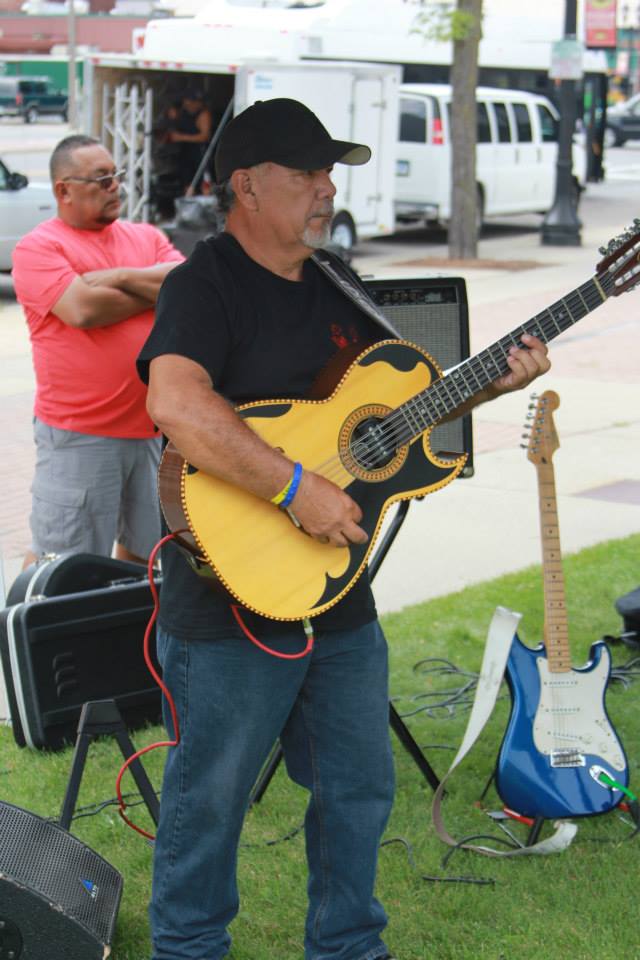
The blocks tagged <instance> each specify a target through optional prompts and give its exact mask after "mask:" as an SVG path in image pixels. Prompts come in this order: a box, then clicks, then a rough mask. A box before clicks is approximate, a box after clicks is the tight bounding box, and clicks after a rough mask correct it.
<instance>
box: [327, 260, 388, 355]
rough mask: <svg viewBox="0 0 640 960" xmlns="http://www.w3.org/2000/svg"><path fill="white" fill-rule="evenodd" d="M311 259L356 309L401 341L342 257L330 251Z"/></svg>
mask: <svg viewBox="0 0 640 960" xmlns="http://www.w3.org/2000/svg"><path fill="white" fill-rule="evenodd" d="M311 259H312V260H313V262H314V263H315V265H316V266H317V267H319V269H320V270H322V272H323V273H324V275H325V276H326V277H327V278H328V279H329V280H330V281H331V283H332V284H333V285H334V286H335V287H337V288H338V290H340V291H341V292H342V293H343V294H344V295H345V296H346V297H348V298H349V300H351V302H352V303H355V305H356V307H358V308H359V309H360V310H362V311H363V312H364V313H366V314H367V315H368V316H369V317H371V318H372V319H373V320H375V322H376V323H377V324H378V326H381V327H382V328H383V330H384V331H385V332H386V333H388V334H390V335H391V336H392V337H393V338H394V340H401V339H402V336H401V335H400V333H398V331H397V330H396V328H395V327H394V326H393V324H392V323H391V321H390V320H388V319H387V317H385V315H384V313H383V312H382V310H380V309H379V308H378V306H377V305H376V304H375V303H374V302H373V300H372V298H371V297H370V296H369V294H368V293H367V291H366V290H365V288H364V286H363V285H362V284H361V283H360V282H359V281H358V278H357V276H356V275H355V274H354V273H353V271H352V270H351V269H350V268H349V267H347V265H346V264H345V263H344V261H343V260H341V259H340V257H337V256H336V255H335V254H332V253H329V251H328V250H316V252H315V253H314V254H312V256H311Z"/></svg>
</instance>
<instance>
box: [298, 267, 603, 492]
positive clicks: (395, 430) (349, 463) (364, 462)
mask: <svg viewBox="0 0 640 960" xmlns="http://www.w3.org/2000/svg"><path fill="white" fill-rule="evenodd" d="M583 290H584V294H585V295H582V291H583ZM601 302H602V298H601V296H600V294H599V292H598V291H597V288H596V285H595V283H594V281H593V280H590V281H588V282H587V283H586V284H583V285H582V287H578V288H577V290H576V291H573V292H572V293H571V294H569V295H568V296H567V297H566V298H564V299H563V300H562V301H558V303H559V304H562V305H564V307H565V309H566V311H568V313H569V316H570V318H571V324H570V325H572V324H573V323H575V322H576V321H577V320H578V319H581V318H582V317H583V316H585V315H586V314H587V313H588V312H590V311H591V310H593V309H594V308H595V307H596V306H598V305H599V304H600V303H601ZM557 306H558V305H557V304H554V305H553V306H552V307H549V308H547V309H546V310H545V311H543V313H541V314H538V315H537V316H535V317H533V318H532V320H530V321H529V322H528V323H527V324H525V325H523V326H522V327H519V328H516V330H514V331H512V332H511V333H509V334H507V335H506V336H505V337H503V338H501V339H500V340H498V341H497V342H496V343H495V344H493V345H492V346H490V347H488V348H487V349H486V350H484V351H482V352H481V353H480V354H478V355H476V356H475V357H472V358H470V360H468V361H466V363H465V364H463V365H462V370H461V371H459V376H460V377H462V378H463V379H464V375H465V373H466V372H467V371H468V373H469V374H470V375H472V376H473V377H474V379H475V381H476V383H477V385H478V387H480V389H482V387H483V386H485V385H486V384H488V383H490V382H491V379H494V378H495V377H494V375H493V371H491V372H490V371H489V370H488V369H487V366H488V364H489V363H491V364H492V365H493V367H494V369H496V368H497V369H498V375H499V374H500V372H501V371H500V368H499V367H498V364H497V363H496V360H495V359H494V356H493V355H494V354H495V353H496V352H497V351H500V353H501V355H502V358H503V360H506V357H507V356H508V352H507V350H506V347H507V345H509V346H510V345H511V344H513V345H516V346H517V345H519V343H520V341H519V340H518V339H517V338H518V336H521V335H522V333H526V332H528V331H530V330H531V329H532V328H535V327H536V326H537V327H538V330H539V334H540V335H541V338H542V339H543V340H545V342H549V340H551V339H552V338H553V337H555V336H556V335H558V334H559V333H562V332H564V329H563V328H562V327H561V326H559V322H558V321H559V320H560V321H561V322H562V321H564V320H565V319H566V317H565V314H564V311H563V312H562V313H561V314H560V316H559V317H556V316H554V314H553V312H552V310H553V308H554V307H556V309H557ZM565 329H568V328H565ZM485 355H487V357H486V358H485ZM502 369H504V367H503V368H502ZM463 371H464V372H463ZM479 374H481V375H482V376H480V375H479ZM482 378H484V380H483V379H482ZM452 390H457V391H458V394H459V396H458V397H455V394H454V395H453V396H452V392H451V391H452ZM474 392H475V391H474ZM431 393H433V396H434V398H435V399H434V400H433V402H432V410H434V411H435V416H436V417H437V418H438V419H439V418H440V416H441V414H440V412H439V411H440V409H441V408H442V407H444V411H445V414H446V413H449V412H451V411H452V410H454V409H455V408H456V407H457V406H459V405H460V404H461V403H463V402H464V400H465V399H466V398H467V397H469V396H472V395H473V393H460V389H459V387H458V384H457V383H455V382H453V381H452V380H451V375H449V376H446V377H442V378H440V379H439V380H436V381H435V382H434V383H433V384H431V385H430V386H429V387H427V388H426V390H425V391H422V392H421V393H419V394H418V395H417V397H413V398H411V399H409V400H408V401H406V402H405V403H404V404H402V405H401V406H400V407H398V409H397V410H395V411H394V412H393V413H391V414H389V415H388V416H387V417H386V418H384V419H383V420H382V421H381V422H380V424H379V426H378V428H377V431H376V433H377V437H378V439H376V434H375V433H373V431H372V433H370V434H369V435H368V436H366V437H363V438H360V439H358V440H356V441H355V442H354V443H353V444H352V445H351V447H350V448H349V451H348V453H343V455H342V456H340V455H339V454H338V455H334V456H332V457H330V458H329V459H327V460H325V461H324V463H321V464H319V465H318V466H317V467H315V468H312V469H314V472H316V473H319V474H320V475H322V476H324V477H326V479H329V480H335V479H338V478H339V477H340V476H341V474H342V473H343V471H345V470H346V471H347V472H348V473H350V474H351V475H352V476H353V475H354V474H355V473H357V470H358V468H360V469H365V470H372V469H375V467H376V464H378V463H379V462H380V458H381V457H389V448H392V449H393V453H394V454H395V452H396V451H397V449H398V448H399V447H401V446H403V445H405V444H406V443H408V442H410V441H411V440H412V439H414V438H415V437H417V436H418V435H419V433H422V432H423V431H424V430H426V429H428V427H429V426H433V425H434V424H436V423H437V422H438V419H433V414H432V413H431V411H429V400H430V397H429V396H428V394H431ZM443 395H444V396H443ZM452 401H453V402H452ZM416 410H417V415H416ZM407 413H409V414H410V415H411V416H412V418H413V421H414V424H413V425H410V420H409V417H408V416H407ZM425 413H429V420H427V421H426V422H425V420H426V417H425ZM418 417H419V418H420V419H418ZM416 424H418V427H419V429H418V434H416V433H415V425H416ZM373 430H376V428H373ZM372 434H373V435H372Z"/></svg>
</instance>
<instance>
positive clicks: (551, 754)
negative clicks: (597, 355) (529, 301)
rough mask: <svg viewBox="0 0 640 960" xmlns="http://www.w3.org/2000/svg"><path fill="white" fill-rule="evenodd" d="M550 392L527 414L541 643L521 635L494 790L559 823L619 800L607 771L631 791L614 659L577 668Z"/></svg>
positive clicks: (598, 650) (599, 657)
mask: <svg viewBox="0 0 640 960" xmlns="http://www.w3.org/2000/svg"><path fill="white" fill-rule="evenodd" d="M559 403H560V400H559V397H558V395H557V393H554V392H553V391H551V390H547V391H546V392H545V393H544V394H542V396H541V397H540V398H539V400H538V402H537V405H536V406H535V412H534V413H533V414H531V433H530V439H529V444H528V454H527V455H528V458H529V460H531V461H532V463H534V464H535V466H536V470H537V475H538V497H539V504H540V528H541V534H542V571H543V578H544V605H545V624H544V644H541V645H540V646H539V647H537V648H535V649H531V648H530V647H526V646H525V645H524V644H523V643H522V642H521V641H520V639H519V638H518V637H517V636H516V637H514V639H513V645H512V648H511V653H510V654H509V660H508V662H507V669H506V678H507V683H508V685H509V689H510V691H511V701H512V706H511V716H510V718H509V724H508V726H507V731H506V733H505V737H504V740H503V742H502V746H501V748H500V753H499V755H498V763H497V768H496V787H497V789H498V793H499V794H500V796H501V798H502V800H503V801H504V803H505V804H506V806H507V807H510V808H511V809H513V810H517V811H518V813H521V814H525V815H527V816H531V817H544V818H545V819H554V818H562V817H578V816H588V815H590V814H595V813H605V812H606V811H608V810H611V809H612V808H613V807H615V806H617V804H618V803H619V802H620V801H621V800H622V799H623V796H622V792H621V791H620V790H617V789H615V788H612V787H611V786H610V785H608V784H607V783H606V782H605V780H604V779H603V778H602V777H603V775H604V776H605V777H607V778H609V779H611V780H615V781H617V782H618V783H620V784H622V785H624V786H627V784H628V780H629V775H628V769H627V759H626V757H625V753H624V750H623V748H622V745H621V743H620V741H619V739H618V737H617V735H616V732H615V730H614V729H613V727H612V725H611V723H610V721H609V717H608V716H607V712H606V709H605V704H604V696H605V691H606V687H607V682H608V679H609V674H610V669H611V655H610V653H609V649H608V647H607V645H606V644H605V643H604V642H603V641H599V642H598V643H594V644H593V646H592V647H591V651H590V660H589V662H588V663H587V665H586V666H584V667H582V668H581V669H580V670H574V669H572V667H571V655H570V650H569V637H568V629H567V615H566V607H565V596H564V577H563V573H562V560H561V556H560V536H559V526H558V513H557V507H556V493H555V478H554V472H553V465H552V462H551V459H552V456H553V453H554V451H555V450H557V448H558V446H559V442H558V437H557V434H556V431H555V427H554V424H553V411H554V410H555V409H556V408H557V407H558V405H559Z"/></svg>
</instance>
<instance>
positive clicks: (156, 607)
mask: <svg viewBox="0 0 640 960" xmlns="http://www.w3.org/2000/svg"><path fill="white" fill-rule="evenodd" d="M183 532H184V531H182V530H179V531H178V532H177V533H170V534H168V535H167V536H166V537H163V538H162V540H159V541H158V543H156V545H155V547H154V548H153V550H152V551H151V553H150V554H149V561H148V564H147V572H148V576H149V589H150V590H151V595H152V596H153V611H152V613H151V616H150V618H149V622H148V624H147V626H146V628H145V631H144V641H143V651H144V659H145V663H146V664H147V667H148V669H149V672H150V673H151V676H152V677H153V679H154V680H155V681H156V683H157V684H158V686H159V687H160V689H161V690H162V693H163V694H164V696H165V697H166V700H167V703H168V705H169V710H170V711H171V720H172V722H173V729H174V731H175V739H174V740H160V741H158V742H157V743H151V744H149V745H148V746H146V747H142V749H141V750H136V752H135V753H134V754H133V755H132V756H130V757H128V758H127V759H126V760H125V762H124V763H123V764H122V766H121V767H120V771H119V773H118V776H117V777H116V795H117V797H118V804H119V806H118V813H119V814H120V816H121V817H122V819H123V820H124V822H125V823H127V824H128V825H129V826H130V827H131V828H132V829H133V830H135V831H136V832H137V833H141V834H142V836H143V837H147V839H148V840H155V836H154V835H153V834H152V833H147V831H146V830H143V829H142V827H138V826H136V824H135V823H133V822H132V821H131V820H129V818H128V817H127V816H126V814H125V812H124V811H125V809H126V806H127V805H126V803H125V802H124V798H123V796H122V790H121V783H122V777H123V776H124V773H125V771H126V770H127V768H128V767H129V766H130V765H131V764H132V763H133V761H134V760H137V759H138V758H139V757H141V756H142V755H143V754H145V753H149V751H151V750H155V749H156V747H176V746H177V745H178V744H179V743H180V725H179V723H178V712H177V710H176V705H175V703H174V702H173V697H172V696H171V694H170V692H169V690H168V689H167V687H166V686H165V684H164V683H163V681H162V677H161V676H160V675H159V674H158V671H157V670H156V668H155V667H154V665H153V661H152V659H151V654H150V653H149V638H150V636H151V630H152V627H153V625H154V623H155V622H156V618H157V616H158V610H159V607H160V599H159V597H158V589H157V587H156V584H155V580H154V579H153V564H154V561H155V559H156V556H157V554H158V551H159V550H160V549H161V547H163V546H164V545H165V543H168V541H169V540H173V539H174V538H175V537H176V536H178V534H179V533H183Z"/></svg>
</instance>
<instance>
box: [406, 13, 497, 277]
mask: <svg viewBox="0 0 640 960" xmlns="http://www.w3.org/2000/svg"><path fill="white" fill-rule="evenodd" d="M420 3H421V7H422V9H421V11H420V13H419V14H418V16H417V17H416V29H418V30H419V31H420V32H421V33H423V34H424V36H425V37H428V38H429V39H433V40H443V41H445V40H449V41H451V42H452V43H453V63H452V66H451V221H450V223H449V256H450V257H451V258H455V259H457V258H464V259H473V258H475V257H476V255H477V251H478V225H479V223H480V222H481V220H482V207H483V202H484V201H483V197H482V194H481V193H480V191H479V190H478V187H477V184H476V129H477V120H476V86H477V84H478V47H479V45H480V38H481V36H482V0H456V2H455V7H454V5H453V4H452V3H440V2H433V0H420Z"/></svg>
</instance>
